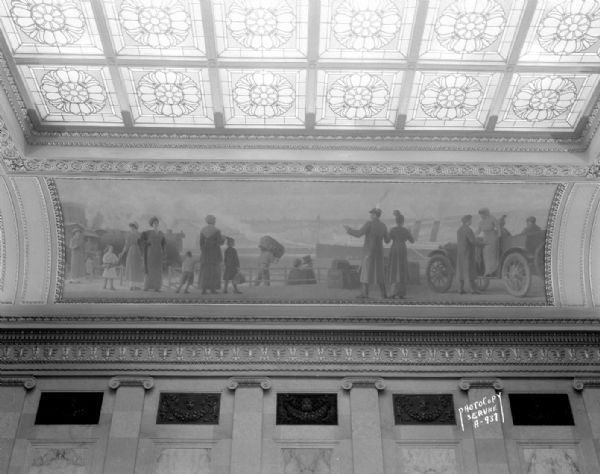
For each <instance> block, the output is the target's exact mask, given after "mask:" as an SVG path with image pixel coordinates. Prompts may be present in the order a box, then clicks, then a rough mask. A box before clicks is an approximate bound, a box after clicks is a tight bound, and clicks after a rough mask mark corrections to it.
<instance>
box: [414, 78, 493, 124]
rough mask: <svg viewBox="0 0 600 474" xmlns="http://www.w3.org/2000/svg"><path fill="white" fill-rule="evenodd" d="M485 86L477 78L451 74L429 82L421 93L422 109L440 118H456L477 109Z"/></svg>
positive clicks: (431, 115) (429, 114)
mask: <svg viewBox="0 0 600 474" xmlns="http://www.w3.org/2000/svg"><path fill="white" fill-rule="evenodd" d="M482 98H483V88H482V87H481V84H480V83H479V81H477V79H475V78H474V77H470V76H466V75H464V74H449V75H447V76H442V77H438V78H437V79H434V80H433V81H431V82H430V83H428V84H427V85H426V86H425V88H424V89H423V92H422V93H421V109H422V110H423V112H425V113H426V114H427V115H428V116H430V117H433V118H436V119H438V120H454V119H456V118H462V117H465V116H466V115H469V114H470V113H471V112H473V111H474V110H476V109H477V107H478V106H479V104H480V103H481V100H482Z"/></svg>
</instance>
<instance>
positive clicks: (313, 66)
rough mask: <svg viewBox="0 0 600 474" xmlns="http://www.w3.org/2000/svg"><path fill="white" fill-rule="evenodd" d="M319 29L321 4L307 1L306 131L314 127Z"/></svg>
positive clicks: (314, 0) (317, 0)
mask: <svg viewBox="0 0 600 474" xmlns="http://www.w3.org/2000/svg"><path fill="white" fill-rule="evenodd" d="M320 27H321V2H320V1H319V0H309V4H308V47H307V48H308V49H307V59H308V68H307V71H306V94H305V98H304V106H305V108H304V123H305V126H306V128H307V129H308V130H313V129H314V128H315V125H316V123H315V122H316V110H317V82H318V71H317V69H318V67H317V64H318V61H319V46H320V34H321V32H320Z"/></svg>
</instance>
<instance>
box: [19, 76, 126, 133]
mask: <svg viewBox="0 0 600 474" xmlns="http://www.w3.org/2000/svg"><path fill="white" fill-rule="evenodd" d="M19 70H20V71H21V74H22V75H23V78H24V80H25V82H26V84H27V88H28V90H29V91H30V92H31V96H32V99H33V102H34V103H35V106H36V109H37V112H38V114H39V116H40V119H41V120H42V121H44V122H55V123H61V122H68V123H72V124H90V125H91V124H93V125H111V124H118V123H122V119H121V112H120V109H119V106H118V101H117V97H116V93H115V89H114V86H113V83H112V79H111V77H110V74H109V72H108V68H106V67H102V66H76V67H70V66H49V65H48V66H20V67H19Z"/></svg>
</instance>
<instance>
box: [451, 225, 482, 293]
mask: <svg viewBox="0 0 600 474" xmlns="http://www.w3.org/2000/svg"><path fill="white" fill-rule="evenodd" d="M472 220H473V217H472V216H471V215H470V214H467V215H464V216H462V218H461V219H460V221H461V222H462V225H461V226H460V227H459V228H458V231H457V232H456V243H457V248H456V277H457V279H458V283H459V285H460V287H459V292H460V294H461V295H462V294H465V293H467V291H470V292H472V293H474V294H478V293H479V291H477V290H476V289H475V284H474V281H475V246H476V245H477V239H476V237H475V234H474V233H473V229H471V221H472ZM465 286H466V290H465Z"/></svg>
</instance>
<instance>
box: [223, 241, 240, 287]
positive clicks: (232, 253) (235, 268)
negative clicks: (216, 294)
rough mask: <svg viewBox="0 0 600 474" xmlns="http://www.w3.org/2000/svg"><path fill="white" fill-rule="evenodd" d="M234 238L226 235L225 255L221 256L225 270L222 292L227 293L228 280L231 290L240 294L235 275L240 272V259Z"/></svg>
mask: <svg viewBox="0 0 600 474" xmlns="http://www.w3.org/2000/svg"><path fill="white" fill-rule="evenodd" d="M234 246H235V240H234V239H232V238H231V237H227V248H226V249H225V255H224V257H223V260H224V264H225V270H224V271H223V280H224V281H225V289H224V290H223V293H227V287H228V286H229V282H230V281H231V284H232V285H233V292H234V293H238V294H240V293H241V291H240V290H238V287H237V282H236V277H237V274H238V273H239V272H240V259H239V258H238V253H237V250H236V249H235V247H234Z"/></svg>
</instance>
